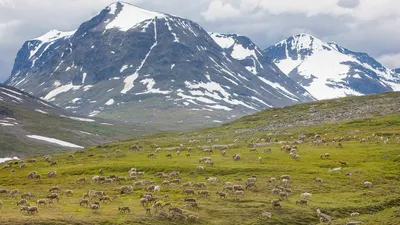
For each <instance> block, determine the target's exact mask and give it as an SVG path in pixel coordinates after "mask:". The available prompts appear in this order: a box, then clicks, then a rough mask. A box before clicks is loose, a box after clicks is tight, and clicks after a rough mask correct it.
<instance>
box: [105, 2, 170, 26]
mask: <svg viewBox="0 0 400 225" xmlns="http://www.w3.org/2000/svg"><path fill="white" fill-rule="evenodd" d="M106 10H108V14H109V15H115V18H114V20H112V21H111V22H109V23H108V24H107V26H106V29H112V28H118V29H119V30H121V31H127V30H129V29H131V28H132V27H135V26H136V25H137V24H140V23H141V22H143V21H146V20H150V19H154V18H165V17H166V16H167V15H166V14H163V13H158V12H154V11H149V10H146V9H142V8H140V7H137V6H134V5H132V4H130V3H126V2H120V1H118V2H114V3H113V4H111V5H109V6H108V7H107V8H106Z"/></svg>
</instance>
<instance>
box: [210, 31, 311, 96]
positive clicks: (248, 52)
mask: <svg viewBox="0 0 400 225" xmlns="http://www.w3.org/2000/svg"><path fill="white" fill-rule="evenodd" d="M210 36H211V37H212V38H213V39H214V40H215V42H216V43H217V44H218V45H220V46H221V47H222V48H223V49H225V51H226V52H227V53H228V54H229V55H230V56H232V58H234V59H236V60H238V61H239V62H240V63H241V64H242V65H243V66H244V67H245V68H246V69H247V70H248V71H249V72H251V73H253V74H254V75H256V76H257V77H258V78H259V79H260V80H262V81H263V82H264V83H266V84H268V85H271V86H273V87H275V88H276V90H277V91H278V92H280V93H281V94H283V95H286V96H287V97H289V98H294V100H296V99H299V98H300V100H303V101H307V100H309V99H310V98H312V96H311V95H310V94H309V93H308V92H307V91H306V90H305V89H304V88H302V87H301V86H300V85H298V84H297V83H296V82H294V81H293V80H292V79H290V78H288V77H287V76H286V75H285V74H284V73H282V71H281V70H280V69H279V68H278V67H277V66H276V65H275V64H274V63H273V62H271V61H270V60H269V59H268V58H267V57H266V56H264V54H263V53H262V51H261V49H260V48H259V47H258V46H257V45H256V44H255V43H254V42H252V41H251V40H250V38H248V37H246V36H241V35H237V34H219V33H210Z"/></svg>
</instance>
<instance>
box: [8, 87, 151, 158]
mask: <svg viewBox="0 0 400 225" xmlns="http://www.w3.org/2000/svg"><path fill="white" fill-rule="evenodd" d="M135 129H138V127H137V126H136V127H131V126H126V125H121V124H120V123H117V122H115V121H109V120H104V119H99V118H87V117H83V116H80V115H76V114H72V113H70V112H68V111H66V110H63V109H61V108H58V107H57V106H55V105H52V104H51V103H48V102H46V101H44V100H42V99H39V98H36V97H34V96H32V95H30V94H28V93H25V92H22V91H20V90H18V89H16V88H13V87H9V86H5V85H2V84H0V149H1V151H0V158H2V157H14V156H18V157H23V156H27V155H37V154H47V153H50V152H60V151H61V150H71V149H77V148H78V149H79V148H83V147H85V146H91V145H98V144H102V143H106V142H111V141H117V140H119V139H122V138H127V137H128V136H129V137H132V134H136V135H137V134H139V133H143V132H144V130H143V129H141V130H137V131H135ZM132 132H133V133H132ZM128 134H129V135H128Z"/></svg>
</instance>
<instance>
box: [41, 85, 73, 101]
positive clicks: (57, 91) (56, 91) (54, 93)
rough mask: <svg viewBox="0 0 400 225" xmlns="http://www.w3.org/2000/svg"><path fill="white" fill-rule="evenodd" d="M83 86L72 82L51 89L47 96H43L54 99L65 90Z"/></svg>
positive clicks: (50, 99)
mask: <svg viewBox="0 0 400 225" xmlns="http://www.w3.org/2000/svg"><path fill="white" fill-rule="evenodd" d="M79 88H81V86H76V85H73V84H72V83H69V84H66V85H63V86H60V87H57V88H56V89H54V90H52V91H50V92H49V93H48V94H47V95H46V96H44V97H43V99H44V100H46V101H53V100H54V98H55V97H56V96H57V95H59V94H61V93H64V92H68V91H70V90H78V89H79Z"/></svg>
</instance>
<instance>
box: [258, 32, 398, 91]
mask: <svg viewBox="0 0 400 225" xmlns="http://www.w3.org/2000/svg"><path fill="white" fill-rule="evenodd" d="M264 53H265V54H266V55H267V56H268V57H269V58H271V60H272V61H273V62H275V64H276V65H277V66H278V67H279V68H280V69H281V70H282V71H283V72H284V73H285V74H286V75H288V76H289V77H291V78H292V79H293V80H295V81H296V82H297V83H298V84H300V85H302V86H303V87H304V88H305V89H306V90H308V91H309V92H310V93H311V94H312V95H313V96H314V97H316V98H317V99H326V98H335V97H344V96H347V95H365V94H374V93H381V92H389V91H396V90H399V88H400V86H399V82H400V77H399V76H396V75H395V74H394V73H393V72H392V71H391V70H389V69H388V68H386V67H384V66H383V65H382V64H380V63H379V62H377V61H376V60H375V59H373V58H372V57H370V56H369V55H368V54H366V53H360V52H353V51H350V50H348V49H346V48H344V47H341V46H340V45H338V44H336V43H334V42H323V41H321V40H320V39H318V38H316V37H314V36H312V35H309V34H305V33H300V34H298V35H295V36H292V37H289V38H288V39H285V40H283V41H281V42H279V43H277V44H275V45H273V46H271V47H269V48H267V49H265V50H264Z"/></svg>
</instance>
